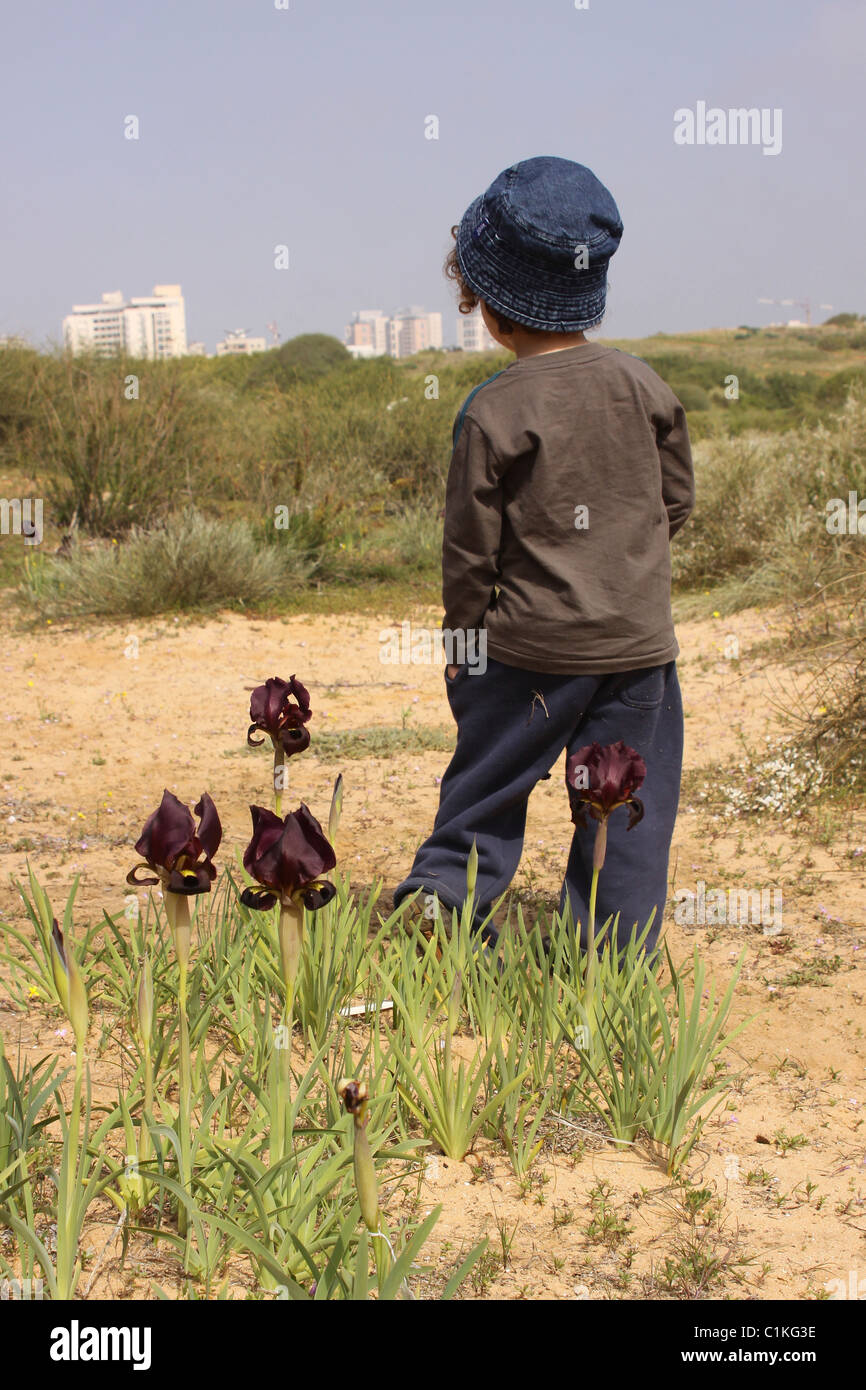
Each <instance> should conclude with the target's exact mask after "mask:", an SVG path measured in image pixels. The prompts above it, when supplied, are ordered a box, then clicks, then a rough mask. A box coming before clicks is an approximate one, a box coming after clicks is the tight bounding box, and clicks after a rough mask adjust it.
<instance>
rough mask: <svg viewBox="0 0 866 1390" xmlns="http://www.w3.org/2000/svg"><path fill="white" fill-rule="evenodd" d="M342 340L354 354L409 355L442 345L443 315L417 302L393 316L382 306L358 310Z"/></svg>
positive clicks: (364, 355) (399, 310)
mask: <svg viewBox="0 0 866 1390" xmlns="http://www.w3.org/2000/svg"><path fill="white" fill-rule="evenodd" d="M343 341H344V342H345V344H346V347H347V348H348V349H349V351H350V353H351V354H352V356H353V357H385V356H388V357H410V356H411V354H412V353H413V352H421V351H422V350H423V349H424V348H428V347H441V346H442V315H441V314H425V312H424V310H423V309H422V308H420V307H419V306H418V305H416V304H413V305H412V306H411V307H410V308H407V309H398V310H397V312H396V313H395V314H393V315H391V316H388V315H386V314H383V313H382V311H381V309H359V310H356V312H355V313H354V314H353V315H352V322H351V323H350V324H348V326H347V328H346V332H345V334H344V337H343Z"/></svg>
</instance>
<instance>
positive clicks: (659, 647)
mask: <svg viewBox="0 0 866 1390" xmlns="http://www.w3.org/2000/svg"><path fill="white" fill-rule="evenodd" d="M693 506H694V475H693V471H692V458H691V450H690V448H689V436H688V430H687V428H686V418H685V412H684V410H683V407H682V406H681V405H680V402H679V401H678V400H677V398H676V396H675V395H674V393H673V391H671V390H670V388H669V387H668V386H666V385H665V383H664V382H663V381H662V380H661V378H660V377H659V376H657V375H656V373H655V372H654V371H653V370H652V368H651V367H648V366H647V364H646V363H645V362H642V361H641V360H640V359H639V358H637V357H632V356H630V355H629V354H628V353H625V352H620V351H619V350H618V349H616V348H609V347H602V346H601V345H600V344H598V343H579V344H578V345H577V346H576V347H573V348H565V349H562V350H560V351H558V352H552V353H543V354H539V355H537V356H534V357H523V358H519V359H518V360H517V361H516V362H513V363H512V364H511V365H510V366H509V367H507V368H506V369H505V370H504V371H502V372H500V373H498V374H497V375H496V376H495V377H492V378H491V379H490V380H489V381H487V382H484V383H483V384H482V386H481V387H479V388H476V390H475V391H474V392H473V393H472V394H471V395H470V397H469V398H468V400H467V401H466V402H465V404H464V406H463V408H462V410H461V412H460V414H459V415H458V417H457V420H456V421H455V426H454V453H453V456H452V460H451V467H450V471H449V474H448V484H447V489H446V498H445V537H444V545H443V563H442V573H443V586H442V594H443V601H444V604H445V618H444V620H443V624H442V626H443V628H450V629H452V630H455V629H461V628H462V629H467V630H468V629H472V628H479V627H483V628H485V629H486V631H487V652H488V655H489V656H491V657H493V658H495V659H496V660H498V661H502V662H504V663H505V664H506V665H509V666H522V667H524V668H526V669H529V670H537V671H549V672H553V673H563V674H570V673H575V674H590V673H591V674H595V673H599V674H600V673H604V672H607V671H627V670H633V669H638V668H640V667H644V666H657V665H662V664H664V663H665V662H668V661H672V660H674V658H675V657H676V656H677V655H678V653H679V646H678V644H677V640H676V637H675V635H674V626H673V619H672V616H671V601H670V584H671V565H670V538H671V537H672V536H673V535H675V533H676V532H677V531H678V530H679V529H680V527H681V526H682V525H683V523H684V522H685V520H686V518H687V517H688V515H689V513H690V512H691V510H692V507H693Z"/></svg>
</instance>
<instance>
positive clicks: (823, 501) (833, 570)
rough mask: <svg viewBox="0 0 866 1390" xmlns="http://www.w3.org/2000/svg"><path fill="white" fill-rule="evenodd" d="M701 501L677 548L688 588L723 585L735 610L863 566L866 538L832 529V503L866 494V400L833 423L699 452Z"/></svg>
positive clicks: (807, 589)
mask: <svg viewBox="0 0 866 1390" xmlns="http://www.w3.org/2000/svg"><path fill="white" fill-rule="evenodd" d="M695 473H696V491H697V503H696V507H695V511H694V513H693V515H692V517H691V518H690V520H689V522H688V525H687V526H686V527H685V528H684V530H683V531H682V533H681V535H680V536H679V537H678V538H677V540H676V541H675V544H674V548H673V574H674V580H675V583H676V584H677V585H678V586H679V587H681V588H688V587H692V586H697V585H701V586H708V585H710V584H714V585H715V584H718V583H719V582H721V581H724V580H733V581H734V585H733V586H732V587H731V588H730V590H729V593H728V595H727V597H728V599H729V600H730V602H731V603H732V604H734V605H741V604H743V603H749V602H752V603H754V602H759V601H762V600H766V599H774V598H784V597H791V596H795V595H797V594H806V593H811V592H814V589H815V586H816V584H820V583H824V582H827V581H828V580H829V579H831V578H832V577H833V576H841V575H843V574H844V573H846V572H847V571H849V570H852V569H854V568H856V564H855V553H856V550H857V546H858V537H857V536H849V535H847V534H844V535H832V534H830V533H829V532H828V530H827V503H828V502H829V501H830V499H831V498H842V499H844V500H846V502H847V497H848V493H849V491H856V492H857V493H858V495H859V496H861V497H863V496H866V394H864V393H863V392H858V391H854V392H852V394H851V395H850V397H849V398H848V400H847V402H846V404H845V405H844V407H843V408H842V410H841V411H840V412H839V413H838V414H837V415H836V416H835V417H833V419H832V421H831V423H830V424H829V425H823V424H819V425H817V426H815V427H813V428H805V427H802V428H800V429H797V430H792V431H789V432H787V433H785V434H779V435H758V434H751V433H750V434H745V435H743V436H738V437H725V436H717V437H714V438H713V439H710V440H704V441H703V442H701V443H700V444H699V445H698V446H697V447H696V449H695Z"/></svg>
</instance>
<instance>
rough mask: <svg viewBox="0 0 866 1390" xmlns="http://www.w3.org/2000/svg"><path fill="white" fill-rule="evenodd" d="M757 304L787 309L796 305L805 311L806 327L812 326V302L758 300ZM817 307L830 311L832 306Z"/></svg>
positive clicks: (804, 300) (807, 300) (801, 300)
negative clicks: (779, 306)
mask: <svg viewBox="0 0 866 1390" xmlns="http://www.w3.org/2000/svg"><path fill="white" fill-rule="evenodd" d="M758 303H759V304H785V305H787V306H788V307H793V306H794V305H796V307H797V308H798V309H805V311H806V324H807V325H808V327H809V328H811V326H812V301H811V300H809V299H759V300H758ZM818 307H819V309H832V308H833V305H832V304H819V305H818Z"/></svg>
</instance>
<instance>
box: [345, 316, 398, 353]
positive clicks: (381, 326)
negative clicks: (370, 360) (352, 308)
mask: <svg viewBox="0 0 866 1390" xmlns="http://www.w3.org/2000/svg"><path fill="white" fill-rule="evenodd" d="M388 323H389V319H388V318H387V316H386V315H385V314H383V313H382V310H381V309H358V310H356V312H355V313H354V314H353V315H352V322H351V323H350V324H348V325H347V326H346V331H345V333H344V335H343V342H344V343H345V344H346V347H347V348H348V349H349V351H350V352H351V354H352V356H353V357H384V356H385V354H386V353H387V351H388Z"/></svg>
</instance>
